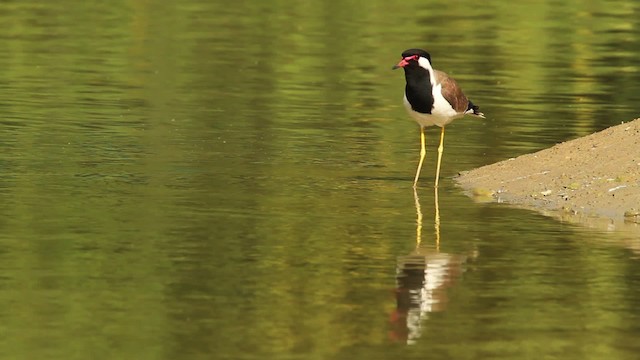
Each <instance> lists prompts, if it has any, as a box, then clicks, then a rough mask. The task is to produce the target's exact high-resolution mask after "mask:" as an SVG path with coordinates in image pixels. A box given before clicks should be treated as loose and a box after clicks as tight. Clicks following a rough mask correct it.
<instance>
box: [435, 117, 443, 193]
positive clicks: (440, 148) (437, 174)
mask: <svg viewBox="0 0 640 360" xmlns="http://www.w3.org/2000/svg"><path fill="white" fill-rule="evenodd" d="M443 151H444V126H443V127H442V131H441V132H440V146H438V165H437V166H436V185H435V187H438V179H440V163H441V162H442V152H443Z"/></svg>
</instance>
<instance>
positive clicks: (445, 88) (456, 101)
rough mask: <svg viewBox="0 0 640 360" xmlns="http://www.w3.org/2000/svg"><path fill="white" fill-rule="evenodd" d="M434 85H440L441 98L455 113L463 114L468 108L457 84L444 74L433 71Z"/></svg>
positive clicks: (467, 100)
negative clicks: (434, 75) (434, 76)
mask: <svg viewBox="0 0 640 360" xmlns="http://www.w3.org/2000/svg"><path fill="white" fill-rule="evenodd" d="M435 74H436V83H439V84H441V85H442V90H441V91H442V96H443V97H444V98H445V99H446V100H447V101H448V102H449V104H451V106H452V107H453V109H454V110H455V111H456V112H459V113H463V112H465V111H467V109H468V108H469V99H467V97H466V96H465V95H464V93H463V92H462V89H461V88H460V87H459V86H458V83H457V82H456V81H455V80H453V78H450V77H449V75H447V74H446V73H444V72H442V71H440V70H435Z"/></svg>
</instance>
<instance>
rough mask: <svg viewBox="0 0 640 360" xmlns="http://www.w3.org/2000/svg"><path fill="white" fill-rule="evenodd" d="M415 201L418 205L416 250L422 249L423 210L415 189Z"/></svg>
mask: <svg viewBox="0 0 640 360" xmlns="http://www.w3.org/2000/svg"><path fill="white" fill-rule="evenodd" d="M413 200H414V201H415V204H416V215H417V218H416V249H417V248H419V247H420V243H422V210H420V199H418V191H416V188H415V187H414V188H413Z"/></svg>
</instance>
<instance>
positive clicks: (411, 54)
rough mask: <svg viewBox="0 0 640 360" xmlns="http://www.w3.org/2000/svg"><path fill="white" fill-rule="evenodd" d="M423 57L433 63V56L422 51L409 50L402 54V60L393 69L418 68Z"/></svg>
mask: <svg viewBox="0 0 640 360" xmlns="http://www.w3.org/2000/svg"><path fill="white" fill-rule="evenodd" d="M421 57H423V58H425V59H427V60H429V62H431V55H429V53H428V52H426V51H424V50H422V49H407V50H405V51H403V52H402V60H400V62H399V63H398V64H397V65H395V66H394V67H393V69H394V70H395V69H397V68H403V67H405V66H418V59H420V58H421Z"/></svg>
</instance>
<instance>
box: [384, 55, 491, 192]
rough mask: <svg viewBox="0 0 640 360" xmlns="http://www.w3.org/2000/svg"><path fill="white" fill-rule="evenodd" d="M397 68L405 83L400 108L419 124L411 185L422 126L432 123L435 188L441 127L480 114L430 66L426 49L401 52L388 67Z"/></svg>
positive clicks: (422, 146)
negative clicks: (435, 138)
mask: <svg viewBox="0 0 640 360" xmlns="http://www.w3.org/2000/svg"><path fill="white" fill-rule="evenodd" d="M399 68H403V69H404V77H405V80H406V83H407V84H406V86H405V90H404V100H403V103H404V107H405V108H406V109H407V112H408V113H409V115H410V116H411V117H412V118H413V119H414V120H415V121H416V122H417V123H418V125H420V161H419V162H418V169H417V170H416V176H415V178H414V180H413V188H414V189H415V188H416V186H417V184H418V178H419V177H420V170H421V169H422V163H423V161H424V157H425V155H426V149H425V135H424V128H425V127H427V126H433V125H435V126H438V127H440V128H441V131H440V145H439V146H438V164H437V166H436V180H435V187H436V188H437V187H438V180H439V178H440V164H441V162H442V153H443V151H444V127H445V126H446V125H447V124H449V123H450V122H452V121H453V120H454V119H456V118H459V117H463V116H465V115H473V116H476V117H480V118H484V114H483V113H481V112H480V108H479V107H478V106H476V105H475V104H474V103H472V102H471V101H469V99H467V97H466V96H465V95H464V93H463V92H462V89H461V88H460V86H458V83H457V82H456V81H455V80H454V79H453V78H452V77H450V76H449V75H447V74H446V73H444V72H442V71H439V70H435V69H434V68H433V66H431V55H430V54H429V53H428V52H427V51H425V50H422V49H408V50H405V51H404V52H403V53H402V60H400V62H399V63H398V64H396V65H394V66H393V67H392V69H393V70H395V69H399Z"/></svg>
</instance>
